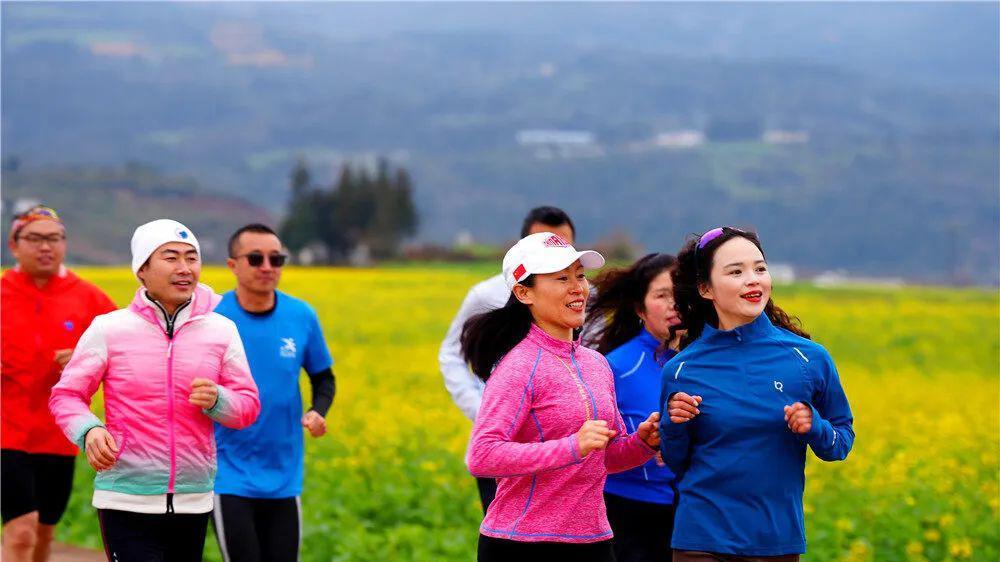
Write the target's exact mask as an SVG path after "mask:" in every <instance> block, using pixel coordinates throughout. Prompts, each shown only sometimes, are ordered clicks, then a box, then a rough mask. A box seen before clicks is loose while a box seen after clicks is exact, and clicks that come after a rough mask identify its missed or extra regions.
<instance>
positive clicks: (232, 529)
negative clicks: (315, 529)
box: [212, 494, 301, 562]
mask: <svg viewBox="0 0 1000 562" xmlns="http://www.w3.org/2000/svg"><path fill="white" fill-rule="evenodd" d="M299 517H300V512H299V498H298V497H294V498H281V499H261V498H245V497H243V496H231V495H229V494H221V495H219V494H217V495H216V496H215V513H214V514H213V515H212V523H213V524H214V525H215V535H216V536H217V537H218V539H219V550H221V551H222V559H223V560H224V561H225V562H268V561H271V560H280V561H282V562H295V561H296V560H298V559H299V533H300V532H301V531H300V524H301V522H300V521H299Z"/></svg>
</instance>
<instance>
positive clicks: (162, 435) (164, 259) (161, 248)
mask: <svg viewBox="0 0 1000 562" xmlns="http://www.w3.org/2000/svg"><path fill="white" fill-rule="evenodd" d="M132 270H133V272H135V274H136V276H137V277H138V278H139V280H140V281H141V282H142V284H143V286H142V287H140V288H139V290H138V291H136V294H135V298H134V299H133V300H132V304H130V305H129V306H128V308H124V309H121V310H116V311H114V312H111V313H108V314H105V315H103V316H98V317H97V318H96V319H95V320H94V322H93V323H92V324H91V325H90V328H88V329H87V331H86V332H84V334H83V336H82V337H81V338H80V341H79V343H78V345H77V347H76V349H75V350H74V352H73V357H72V359H70V362H69V364H67V365H66V368H65V369H64V370H63V374H62V377H61V379H60V381H59V383H58V384H56V386H55V387H53V389H52V396H51V398H50V399H49V409H50V410H51V411H52V414H53V416H54V417H55V419H56V423H57V424H58V425H59V427H60V428H62V430H63V432H64V433H65V434H66V436H67V437H68V438H69V439H70V441H72V442H74V443H76V444H78V445H79V446H80V448H82V449H84V450H85V451H86V454H87V460H88V461H89V462H90V464H91V466H93V467H94V468H95V469H96V470H97V471H98V472H97V476H96V478H95V479H94V498H93V505H94V507H96V508H97V510H98V517H99V519H100V522H101V533H102V535H103V538H104V546H105V550H106V552H107V555H108V560H113V561H114V562H133V561H135V562H149V561H163V562H174V561H177V562H188V561H192V562H193V561H200V560H201V558H202V550H203V548H204V543H205V532H206V528H207V525H208V516H209V513H210V512H211V511H212V498H213V496H212V487H213V484H214V481H215V440H214V431H213V426H212V423H213V421H218V422H219V423H221V424H223V425H226V426H228V427H233V428H243V427H246V426H248V425H250V424H252V423H253V422H254V420H255V419H256V418H257V414H258V413H259V411H260V401H259V399H258V396H257V387H256V385H254V382H253V378H252V377H251V376H250V368H249V366H248V365H247V359H246V355H245V353H244V350H243V344H242V342H241V340H240V337H239V333H238V332H237V331H236V326H235V325H234V324H233V323H232V321H230V320H228V319H226V318H224V317H223V316H220V315H218V314H216V313H214V312H212V309H213V308H215V305H216V304H218V302H219V300H220V299H221V297H219V296H218V295H216V294H214V293H213V292H212V290H211V289H209V288H208V287H206V286H205V285H200V284H198V278H199V275H200V272H201V258H200V250H199V246H198V241H197V239H196V238H195V237H194V234H192V233H191V231H190V230H188V229H187V228H186V227H184V225H182V224H180V223H178V222H175V221H171V220H158V221H153V222H150V223H147V224H144V225H142V226H140V227H139V228H138V229H136V231H135V234H134V235H133V237H132ZM102 383H103V384H104V411H105V419H106V424H105V423H102V422H101V420H99V419H98V418H97V417H96V416H95V415H94V414H92V413H91V411H90V400H91V397H92V396H93V394H94V393H95V392H96V391H97V387H98V385H100V384H102Z"/></svg>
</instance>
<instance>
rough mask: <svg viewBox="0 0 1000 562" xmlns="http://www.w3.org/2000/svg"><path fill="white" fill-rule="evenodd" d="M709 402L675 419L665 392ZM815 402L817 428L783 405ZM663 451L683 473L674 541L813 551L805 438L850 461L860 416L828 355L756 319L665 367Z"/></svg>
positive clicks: (731, 549)
mask: <svg viewBox="0 0 1000 562" xmlns="http://www.w3.org/2000/svg"><path fill="white" fill-rule="evenodd" d="M676 392H685V393H687V394H690V395H692V396H696V395H700V396H701V397H702V399H703V402H702V404H701V405H700V406H699V410H700V411H701V413H700V414H699V415H698V416H697V417H695V418H694V419H693V420H691V421H688V422H686V423H681V424H675V423H671V421H670V416H669V414H667V412H666V402H667V398H668V397H669V396H670V395H672V394H674V393H676ZM795 402H803V403H805V404H807V405H809V406H811V407H812V414H813V420H812V429H811V430H810V431H809V433H807V434H805V435H797V434H794V433H792V431H791V430H790V429H788V426H787V424H786V423H785V417H784V416H785V415H784V406H787V405H791V404H794V403H795ZM660 404H661V406H662V408H661V415H662V416H663V419H662V420H661V423H660V435H661V451H662V453H663V458H664V460H666V461H667V464H668V465H669V466H670V467H671V469H673V471H674V473H675V474H677V476H678V486H677V487H678V493H679V496H680V497H679V500H678V504H677V512H676V518H675V520H674V534H673V540H672V546H673V548H675V549H680V550H699V551H707V552H716V553H721V554H735V555H743V556H780V555H788V554H802V553H804V552H805V550H806V536H805V522H804V518H803V513H802V491H803V488H804V486H805V463H806V445H809V446H810V447H811V448H812V450H813V452H814V453H815V454H816V456H818V457H819V458H821V459H823V460H825V461H835V460H843V459H844V458H846V457H847V454H848V453H849V452H850V450H851V446H852V445H853V443H854V428H853V423H854V418H853V416H852V415H851V408H850V405H849V404H848V403H847V396H845V395H844V389H843V387H842V386H841V384H840V377H839V376H838V375H837V369H836V367H835V366H834V364H833V360H832V359H831V358H830V354H829V353H827V351H826V350H825V349H823V347H822V346H820V345H819V344H817V343H815V342H812V341H809V340H807V339H805V338H802V337H799V336H796V335H794V334H792V333H791V332H789V331H787V330H783V329H780V328H777V327H775V326H774V325H773V324H771V321H770V320H768V318H767V316H766V315H764V314H761V315H760V316H759V317H758V318H757V319H756V320H754V321H753V322H751V323H750V324H746V325H744V326H740V327H738V328H736V329H734V330H729V331H721V330H717V329H715V328H713V327H711V326H708V325H706V326H705V329H704V331H703V332H702V334H701V336H700V337H699V338H698V339H697V340H695V341H694V342H692V343H691V344H690V345H689V346H688V347H686V348H685V349H684V350H683V351H681V352H680V353H679V354H677V355H676V356H674V358H673V359H671V360H670V361H668V362H667V364H666V365H665V366H664V368H663V385H662V391H661V394H660Z"/></svg>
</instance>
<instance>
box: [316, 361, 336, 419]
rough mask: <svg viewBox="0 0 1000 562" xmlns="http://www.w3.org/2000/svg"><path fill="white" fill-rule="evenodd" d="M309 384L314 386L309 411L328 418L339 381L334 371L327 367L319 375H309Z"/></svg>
mask: <svg viewBox="0 0 1000 562" xmlns="http://www.w3.org/2000/svg"><path fill="white" fill-rule="evenodd" d="M309 382H310V383H311V384H312V401H313V403H312V406H310V407H309V409H310V410H316V412H318V413H319V415H321V416H323V417H326V413H327V412H328V411H330V406H332V405H333V397H334V395H336V394H337V379H336V377H334V375H333V369H332V368H331V367H327V368H326V369H323V370H322V371H320V372H318V373H309Z"/></svg>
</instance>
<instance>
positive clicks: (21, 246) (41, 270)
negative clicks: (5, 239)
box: [8, 220, 66, 278]
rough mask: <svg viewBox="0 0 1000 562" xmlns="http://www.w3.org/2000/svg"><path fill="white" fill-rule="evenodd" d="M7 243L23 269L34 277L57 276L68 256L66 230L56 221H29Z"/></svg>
mask: <svg viewBox="0 0 1000 562" xmlns="http://www.w3.org/2000/svg"><path fill="white" fill-rule="evenodd" d="M8 245H9V247H10V251H11V254H13V256H14V259H15V260H17V264H18V265H19V266H20V267H21V271H23V272H24V273H25V274H27V275H28V276H30V277H33V278H49V277H52V276H53V275H56V274H57V273H59V267H60V266H61V265H62V263H63V259H64V258H65V257H66V236H65V229H64V228H63V225H62V224H60V223H58V222H56V221H53V220H36V221H32V222H29V223H28V224H26V225H24V227H22V228H21V230H20V231H19V232H18V233H17V238H16V239H14V240H11V241H10V242H9V244H8Z"/></svg>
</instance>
